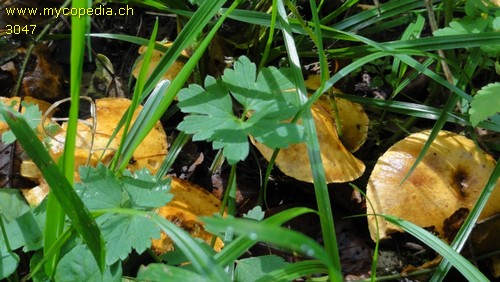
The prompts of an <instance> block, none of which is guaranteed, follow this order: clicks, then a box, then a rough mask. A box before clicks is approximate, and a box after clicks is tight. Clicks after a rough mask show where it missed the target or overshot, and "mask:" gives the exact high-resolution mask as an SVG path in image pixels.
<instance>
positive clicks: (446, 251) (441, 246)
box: [380, 215, 489, 281]
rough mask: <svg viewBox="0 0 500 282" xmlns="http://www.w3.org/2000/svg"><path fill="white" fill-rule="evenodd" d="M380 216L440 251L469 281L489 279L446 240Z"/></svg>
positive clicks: (409, 223) (407, 222) (413, 225)
mask: <svg viewBox="0 0 500 282" xmlns="http://www.w3.org/2000/svg"><path fill="white" fill-rule="evenodd" d="M380 216H383V217H384V218H385V219H386V220H387V221H388V222H390V223H392V224H394V225H397V226H399V227H401V228H402V229H403V230H404V231H405V232H406V233H408V234H411V235H412V236H414V237H415V238H417V239H419V240H420V241H421V242H423V243H425V244H426V245H427V246H429V247H430V248H432V249H433V250H434V251H436V252H437V253H439V254H440V255H441V256H443V258H445V259H446V260H448V261H449V262H450V263H451V264H452V265H453V266H454V267H455V268H456V269H457V270H458V271H459V272H460V273H462V275H463V276H464V277H465V278H466V279H467V280H468V281H489V280H488V278H486V276H484V274H483V273H481V271H479V270H478V269H477V268H476V267H475V266H474V265H472V263H470V262H469V261H468V260H466V259H465V258H464V257H463V256H461V255H460V254H458V253H457V252H455V251H454V250H453V249H452V248H451V247H450V246H448V245H447V244H446V243H445V242H443V241H441V240H440V239H439V238H437V237H436V236H434V235H432V234H431V233H429V232H428V231H426V230H424V229H423V228H421V227H419V226H417V225H415V224H413V223H411V222H409V221H406V220H404V219H401V218H397V217H395V216H392V215H380Z"/></svg>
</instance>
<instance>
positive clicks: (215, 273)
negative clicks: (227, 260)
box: [151, 214, 229, 281]
mask: <svg viewBox="0 0 500 282" xmlns="http://www.w3.org/2000/svg"><path fill="white" fill-rule="evenodd" d="M151 219H152V220H153V221H154V222H155V223H156V224H158V226H159V227H160V228H161V229H162V230H163V232H165V234H167V236H168V237H170V238H171V239H172V241H173V242H174V243H175V245H176V246H177V247H178V248H179V250H181V251H182V252H183V253H184V255H185V256H186V257H187V258H188V259H189V262H190V263H191V265H192V266H193V267H194V268H195V269H196V270H197V271H198V273H199V274H201V275H203V276H204V277H206V278H210V280H211V281H229V277H228V276H227V275H226V272H225V271H224V269H223V268H222V267H221V265H220V264H217V262H216V261H215V260H214V259H213V258H212V256H211V254H209V253H208V252H207V251H206V250H205V249H203V248H202V247H201V246H200V245H199V244H200V243H198V242H197V241H195V239H194V238H193V237H192V236H191V235H189V233H187V232H186V231H184V230H183V229H181V228H179V227H178V226H176V225H175V224H173V223H172V222H170V221H168V220H166V219H165V218H163V217H161V216H159V215H158V214H152V215H151Z"/></svg>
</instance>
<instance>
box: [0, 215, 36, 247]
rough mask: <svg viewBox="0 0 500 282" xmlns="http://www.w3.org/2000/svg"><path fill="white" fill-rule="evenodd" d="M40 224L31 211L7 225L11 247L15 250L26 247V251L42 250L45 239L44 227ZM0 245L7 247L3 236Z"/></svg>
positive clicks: (0, 238)
mask: <svg viewBox="0 0 500 282" xmlns="http://www.w3.org/2000/svg"><path fill="white" fill-rule="evenodd" d="M38 222H39V220H37V215H35V214H34V213H33V212H31V211H30V212H27V213H25V214H23V215H22V216H20V217H18V218H16V219H14V220H13V221H11V222H9V223H6V224H5V229H6V234H7V238H9V244H10V247H11V248H12V249H13V250H16V249H18V248H20V247H24V250H25V251H32V250H36V249H39V248H41V246H42V239H43V235H42V226H40V225H39V224H38ZM0 245H5V241H4V239H3V236H2V237H0Z"/></svg>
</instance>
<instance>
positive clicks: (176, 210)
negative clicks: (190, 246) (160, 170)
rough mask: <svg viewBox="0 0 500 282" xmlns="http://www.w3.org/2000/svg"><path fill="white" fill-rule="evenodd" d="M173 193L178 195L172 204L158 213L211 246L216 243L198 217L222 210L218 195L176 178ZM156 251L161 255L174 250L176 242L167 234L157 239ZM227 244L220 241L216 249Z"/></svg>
mask: <svg viewBox="0 0 500 282" xmlns="http://www.w3.org/2000/svg"><path fill="white" fill-rule="evenodd" d="M170 193H172V194H173V195H174V198H173V199H172V201H170V202H169V203H168V204H167V205H166V206H164V207H161V208H159V209H158V213H159V214H160V215H161V216H163V217H165V218H166V219H168V220H170V221H171V222H173V223H175V224H176V225H177V226H179V227H181V228H183V229H184V230H186V231H187V232H189V233H190V234H191V235H193V236H194V237H197V238H200V239H202V240H204V241H205V242H207V243H208V244H210V243H211V241H212V234H211V233H209V232H207V231H205V228H204V227H203V223H202V222H201V221H200V220H199V219H198V216H213V215H214V214H216V213H218V212H219V211H220V206H221V202H220V200H219V199H217V198H216V197H215V196H214V195H212V194H210V193H209V192H208V191H207V190H205V189H203V188H202V187H200V186H197V185H194V184H192V183H190V182H189V181H186V180H182V179H179V178H176V177H172V182H171V189H170ZM152 242H153V247H152V248H153V250H154V251H155V252H156V253H158V254H164V253H166V252H169V251H172V250H173V249H174V246H173V244H172V240H171V239H170V238H168V236H166V235H165V234H164V233H162V234H161V237H160V239H153V240H152ZM222 247H224V243H223V242H222V240H220V239H219V238H217V239H216V241H215V245H214V249H215V250H216V251H218V252H219V251H220V250H221V249H222Z"/></svg>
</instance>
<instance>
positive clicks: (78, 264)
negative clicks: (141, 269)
mask: <svg viewBox="0 0 500 282" xmlns="http://www.w3.org/2000/svg"><path fill="white" fill-rule="evenodd" d="M121 279H122V267H121V264H120V263H115V264H114V265H112V266H106V269H105V270H104V273H103V274H101V271H100V270H99V267H98V266H97V263H96V262H95V260H93V259H92V253H91V252H90V251H89V249H88V248H87V247H86V246H85V245H78V246H76V247H75V248H73V249H72V250H71V251H69V252H68V253H66V254H65V255H64V257H63V258H62V259H61V261H59V264H58V265H57V268H56V273H55V277H54V280H55V281H88V282H91V281H92V282H100V281H106V282H107V281H117V282H118V281H121Z"/></svg>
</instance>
